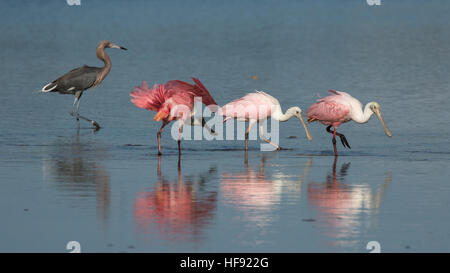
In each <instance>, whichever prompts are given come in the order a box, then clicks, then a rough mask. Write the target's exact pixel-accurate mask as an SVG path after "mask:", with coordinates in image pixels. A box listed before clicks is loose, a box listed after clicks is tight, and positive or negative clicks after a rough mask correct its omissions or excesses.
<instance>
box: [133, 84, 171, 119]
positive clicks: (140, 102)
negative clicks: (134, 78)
mask: <svg viewBox="0 0 450 273" xmlns="http://www.w3.org/2000/svg"><path fill="white" fill-rule="evenodd" d="M165 93H166V91H165V89H164V85H162V84H155V85H154V86H153V88H150V87H148V85H147V82H146V81H144V82H142V85H141V86H136V87H135V88H134V90H133V91H132V92H131V93H130V95H131V96H132V97H133V98H132V99H131V102H132V103H134V104H135V105H136V106H137V107H140V108H144V109H147V110H150V111H155V112H157V111H158V110H159V109H160V108H161V106H162V105H163V103H164V102H165V101H166V95H165Z"/></svg>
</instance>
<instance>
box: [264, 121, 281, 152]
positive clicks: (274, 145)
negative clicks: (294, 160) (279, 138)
mask: <svg viewBox="0 0 450 273" xmlns="http://www.w3.org/2000/svg"><path fill="white" fill-rule="evenodd" d="M259 134H260V136H261V139H262V140H264V141H265V142H267V143H269V144H270V145H272V146H273V147H275V149H277V150H281V147H280V146H278V145H277V144H275V143H272V142H271V141H269V140H268V139H267V138H266V137H265V136H264V128H263V125H262V124H261V123H260V124H259Z"/></svg>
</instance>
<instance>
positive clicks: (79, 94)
mask: <svg viewBox="0 0 450 273" xmlns="http://www.w3.org/2000/svg"><path fill="white" fill-rule="evenodd" d="M82 94H83V92H76V93H75V100H74V102H73V105H72V112H71V113H70V115H72V116H74V115H75V117H76V118H77V120H78V121H79V120H80V118H81V119H84V120H86V121H88V122H90V123H91V124H92V125H93V126H95V129H96V130H98V129H100V125H99V124H98V123H97V122H96V121H95V120H93V119H89V118H87V117H83V116H82V115H80V110H79V108H80V98H81V95H82ZM75 104H76V112H75V114H74V113H73V107H74V106H75Z"/></svg>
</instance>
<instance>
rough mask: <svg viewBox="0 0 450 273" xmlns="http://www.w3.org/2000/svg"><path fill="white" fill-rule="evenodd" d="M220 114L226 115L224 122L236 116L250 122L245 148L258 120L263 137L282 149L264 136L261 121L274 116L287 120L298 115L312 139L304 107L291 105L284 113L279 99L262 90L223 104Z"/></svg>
mask: <svg viewBox="0 0 450 273" xmlns="http://www.w3.org/2000/svg"><path fill="white" fill-rule="evenodd" d="M220 114H221V115H223V116H224V117H225V119H224V122H225V121H227V120H229V119H231V118H234V119H237V120H238V121H247V122H248V123H249V125H248V128H247V130H246V131H245V150H247V149H248V134H249V132H250V129H251V128H252V126H253V124H255V123H256V122H260V123H259V129H260V137H261V139H263V140H264V141H265V142H267V143H269V144H271V145H273V146H274V147H275V148H276V149H277V150H280V149H281V148H280V147H279V146H278V145H277V144H275V143H272V142H270V141H269V140H268V139H266V138H265V137H264V128H263V125H262V124H261V121H264V120H265V119H268V118H273V119H275V120H278V121H287V120H289V119H290V118H292V117H297V118H298V119H299V120H300V122H301V123H302V125H303V127H304V128H305V131H306V137H307V138H308V139H309V140H310V141H311V140H312V136H311V134H310V133H309V130H308V127H306V124H305V122H304V121H303V117H302V109H300V107H298V106H294V107H291V108H289V109H288V110H287V111H286V112H285V113H283V111H282V110H281V106H280V103H279V102H278V100H277V99H276V98H274V97H272V96H271V95H269V94H267V93H265V92H262V91H255V92H253V93H248V94H247V95H245V96H244V97H242V98H239V99H236V100H233V101H232V102H229V103H228V104H226V105H224V106H222V108H221V109H220Z"/></svg>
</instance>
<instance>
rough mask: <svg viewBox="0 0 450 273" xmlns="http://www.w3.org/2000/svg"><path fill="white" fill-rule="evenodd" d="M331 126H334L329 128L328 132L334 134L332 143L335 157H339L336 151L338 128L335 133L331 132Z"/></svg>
mask: <svg viewBox="0 0 450 273" xmlns="http://www.w3.org/2000/svg"><path fill="white" fill-rule="evenodd" d="M331 126H332V125H330V126H328V127H327V132H328V133H331V134H333V138H332V140H331V142H332V143H333V148H334V155H335V156H337V155H338V152H337V149H336V127H335V128H334V131H331Z"/></svg>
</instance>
